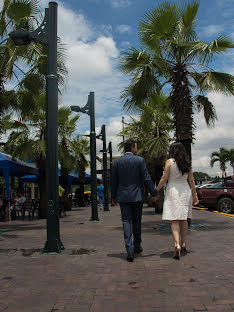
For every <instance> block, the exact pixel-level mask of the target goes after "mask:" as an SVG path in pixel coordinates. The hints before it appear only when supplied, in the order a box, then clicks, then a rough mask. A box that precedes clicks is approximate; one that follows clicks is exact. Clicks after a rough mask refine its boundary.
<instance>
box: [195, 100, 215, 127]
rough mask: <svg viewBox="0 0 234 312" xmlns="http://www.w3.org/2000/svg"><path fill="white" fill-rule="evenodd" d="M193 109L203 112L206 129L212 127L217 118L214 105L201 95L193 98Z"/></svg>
mask: <svg viewBox="0 0 234 312" xmlns="http://www.w3.org/2000/svg"><path fill="white" fill-rule="evenodd" d="M194 107H195V109H197V111H198V112H200V111H203V113H204V117H205V120H206V124H207V126H208V127H210V126H214V123H215V121H216V120H217V119H218V118H217V114H216V110H215V107H214V105H213V104H212V103H211V102H210V101H209V100H208V98H207V97H205V96H202V95H197V96H195V97H194Z"/></svg>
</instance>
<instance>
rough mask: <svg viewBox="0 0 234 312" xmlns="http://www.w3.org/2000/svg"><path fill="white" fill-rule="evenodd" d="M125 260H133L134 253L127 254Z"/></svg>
mask: <svg viewBox="0 0 234 312" xmlns="http://www.w3.org/2000/svg"><path fill="white" fill-rule="evenodd" d="M127 261H128V262H133V261H134V255H131V254H128V256H127Z"/></svg>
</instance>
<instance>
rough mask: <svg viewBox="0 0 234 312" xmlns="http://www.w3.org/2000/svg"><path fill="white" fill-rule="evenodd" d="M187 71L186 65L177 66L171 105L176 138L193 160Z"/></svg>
mask: <svg viewBox="0 0 234 312" xmlns="http://www.w3.org/2000/svg"><path fill="white" fill-rule="evenodd" d="M187 74H188V73H187V71H186V68H185V67H184V65H181V64H177V65H176V66H175V68H174V70H173V83H172V92H171V104H172V107H173V117H174V126H175V137H176V139H177V141H180V142H181V143H182V144H183V145H184V147H185V149H186V151H187V154H188V156H189V158H190V160H191V143H192V139H193V129H194V126H193V102H192V97H191V92H190V89H189V81H188V78H187Z"/></svg>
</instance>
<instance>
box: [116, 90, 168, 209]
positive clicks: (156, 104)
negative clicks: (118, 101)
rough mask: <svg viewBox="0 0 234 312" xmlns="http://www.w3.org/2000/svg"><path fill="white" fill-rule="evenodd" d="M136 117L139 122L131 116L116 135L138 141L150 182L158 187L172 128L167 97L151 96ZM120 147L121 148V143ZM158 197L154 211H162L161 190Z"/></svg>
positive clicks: (161, 95)
mask: <svg viewBox="0 0 234 312" xmlns="http://www.w3.org/2000/svg"><path fill="white" fill-rule="evenodd" d="M139 117H140V118H139V120H137V119H135V118H133V117H131V122H130V123H128V124H127V125H126V126H125V129H124V131H122V132H121V133H120V134H119V135H121V136H123V135H124V136H125V137H127V138H129V139H133V140H135V141H136V142H137V145H138V154H139V155H140V156H142V157H144V159H145V161H146V164H147V167H148V170H149V173H150V176H151V177H152V180H153V181H154V183H156V184H158V183H159V181H160V178H161V176H162V173H163V166H164V163H165V159H166V156H167V153H168V149H169V142H170V135H169V133H170V131H171V130H172V129H173V128H172V122H173V121H172V118H171V114H170V100H169V98H168V97H166V96H164V95H163V94H157V93H155V94H153V95H152V96H151V98H150V99H149V102H148V103H146V104H145V105H144V107H142V109H141V110H140V116H139ZM119 148H120V149H122V148H123V142H121V143H120V144H119ZM160 195H161V196H160V201H158V202H157V203H156V206H155V211H161V210H162V204H163V191H162V192H161V194H160Z"/></svg>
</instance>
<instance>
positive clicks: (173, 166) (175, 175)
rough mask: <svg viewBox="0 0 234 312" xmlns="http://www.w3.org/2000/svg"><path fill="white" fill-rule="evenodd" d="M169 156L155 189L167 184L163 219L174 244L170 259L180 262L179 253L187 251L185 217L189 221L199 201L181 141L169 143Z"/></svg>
mask: <svg viewBox="0 0 234 312" xmlns="http://www.w3.org/2000/svg"><path fill="white" fill-rule="evenodd" d="M169 156H170V159H168V160H167V161H166V164H165V169H164V173H163V176H162V178H161V180H160V182H159V184H158V187H157V190H158V191H160V189H161V188H162V187H163V185H164V184H165V183H166V182H167V181H168V184H167V188H166V194H165V198H164V204H163V214H162V219H163V220H170V221H171V231H172V235H173V239H174V244H175V252H174V255H173V258H174V259H180V251H186V236H187V231H188V223H187V218H191V216H192V204H194V205H195V204H197V203H198V198H197V193H196V189H195V183H194V178H193V172H192V168H191V163H190V161H189V159H188V157H187V153H186V151H185V148H184V146H183V144H182V143H180V142H175V143H173V144H171V146H170V151H169ZM180 239H181V241H180Z"/></svg>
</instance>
